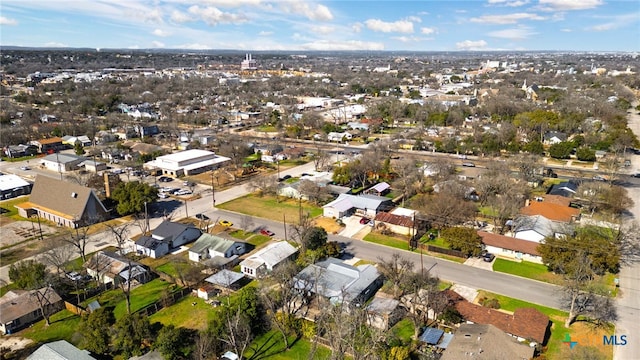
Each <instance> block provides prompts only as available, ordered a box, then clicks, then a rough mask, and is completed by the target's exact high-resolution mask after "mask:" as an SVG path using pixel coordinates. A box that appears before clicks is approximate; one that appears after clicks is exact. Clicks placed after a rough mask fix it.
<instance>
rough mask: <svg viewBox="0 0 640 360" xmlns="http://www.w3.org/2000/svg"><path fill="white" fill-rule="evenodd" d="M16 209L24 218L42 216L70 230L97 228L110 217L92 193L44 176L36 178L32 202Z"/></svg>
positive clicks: (79, 186) (87, 188)
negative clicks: (86, 227)
mask: <svg viewBox="0 0 640 360" xmlns="http://www.w3.org/2000/svg"><path fill="white" fill-rule="evenodd" d="M16 208H17V209H18V213H19V214H20V216H22V217H24V218H29V217H32V216H39V217H40V218H41V219H45V220H49V221H52V222H54V223H56V224H58V225H60V226H67V227H71V228H76V227H79V226H86V225H91V224H95V223H97V222H100V221H103V220H104V219H106V218H107V217H108V215H109V212H108V211H107V209H106V208H105V207H104V205H103V204H102V202H101V201H100V199H98V197H97V196H96V194H95V193H94V191H93V189H91V188H89V187H86V186H82V185H78V184H75V183H72V182H67V181H62V180H58V179H54V178H50V177H47V176H42V175H38V176H37V177H36V181H35V183H34V185H33V190H32V191H31V196H30V197H29V201H27V202H24V203H21V204H18V205H16Z"/></svg>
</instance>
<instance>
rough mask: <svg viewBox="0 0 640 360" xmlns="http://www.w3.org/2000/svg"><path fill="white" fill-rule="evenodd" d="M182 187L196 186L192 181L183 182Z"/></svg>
mask: <svg viewBox="0 0 640 360" xmlns="http://www.w3.org/2000/svg"><path fill="white" fill-rule="evenodd" d="M182 185H184V186H196V183H194V182H192V181H185V182H183V183H182Z"/></svg>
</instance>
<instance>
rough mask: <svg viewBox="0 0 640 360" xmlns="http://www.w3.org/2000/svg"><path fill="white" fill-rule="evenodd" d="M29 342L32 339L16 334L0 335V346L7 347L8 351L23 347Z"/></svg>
mask: <svg viewBox="0 0 640 360" xmlns="http://www.w3.org/2000/svg"><path fill="white" fill-rule="evenodd" d="M31 343H33V340H31V339H26V338H21V337H17V336H15V337H14V336H8V337H4V336H3V337H0V348H8V349H10V351H16V350H20V349H24V348H25V347H27V346H28V345H29V344H31Z"/></svg>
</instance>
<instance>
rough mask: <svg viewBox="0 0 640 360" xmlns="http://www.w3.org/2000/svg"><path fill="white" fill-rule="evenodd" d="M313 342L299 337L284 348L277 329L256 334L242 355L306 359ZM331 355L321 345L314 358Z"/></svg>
mask: <svg viewBox="0 0 640 360" xmlns="http://www.w3.org/2000/svg"><path fill="white" fill-rule="evenodd" d="M294 340H295V338H293V337H291V338H289V341H290V342H291V341H294ZM312 347H313V344H312V343H311V342H309V341H308V340H305V339H299V340H297V341H295V343H293V345H292V346H291V348H290V349H289V350H286V349H285V348H284V342H283V341H282V335H281V334H280V332H278V331H269V332H267V333H265V334H263V335H261V336H258V337H257V338H256V339H255V340H253V343H251V347H250V349H248V350H247V351H246V352H245V354H244V357H245V358H247V359H251V358H252V357H253V358H255V359H271V360H306V359H308V358H309V354H310V353H311V349H312ZM330 356H331V351H330V350H329V349H328V348H326V347H324V346H322V345H319V344H318V346H317V350H316V353H315V356H314V357H313V358H314V359H328V358H329V357H330Z"/></svg>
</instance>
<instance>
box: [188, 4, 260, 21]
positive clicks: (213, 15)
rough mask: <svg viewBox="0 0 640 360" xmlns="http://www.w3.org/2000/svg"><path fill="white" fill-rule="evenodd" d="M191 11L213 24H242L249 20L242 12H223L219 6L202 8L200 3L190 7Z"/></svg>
mask: <svg viewBox="0 0 640 360" xmlns="http://www.w3.org/2000/svg"><path fill="white" fill-rule="evenodd" d="M189 13H190V14H193V15H197V16H200V18H201V19H202V21H204V22H206V23H207V24H209V25H211V26H215V25H218V24H240V23H244V22H247V20H248V19H247V17H246V16H244V15H242V14H232V13H227V12H223V11H221V10H220V9H218V8H217V7H213V6H207V7H205V8H201V7H199V6H198V5H193V6H191V7H190V8H189Z"/></svg>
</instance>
